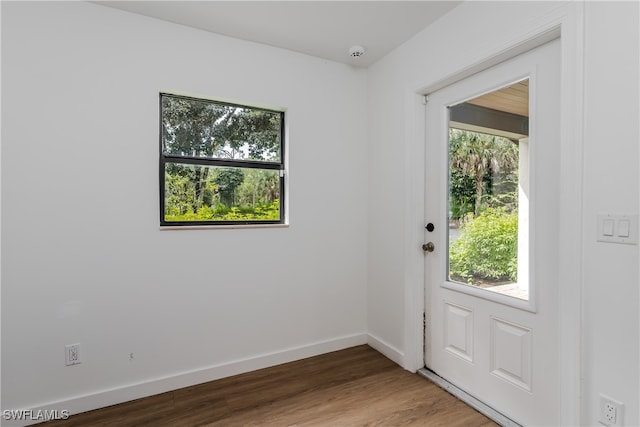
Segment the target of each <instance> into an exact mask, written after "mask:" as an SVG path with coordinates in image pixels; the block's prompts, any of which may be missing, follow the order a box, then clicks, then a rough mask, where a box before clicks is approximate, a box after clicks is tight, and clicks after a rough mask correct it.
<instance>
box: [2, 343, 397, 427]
mask: <svg viewBox="0 0 640 427" xmlns="http://www.w3.org/2000/svg"><path fill="white" fill-rule="evenodd" d="M368 338H370V337H368V336H367V334H365V333H362V334H354V335H348V336H344V337H340V338H336V339H332V340H327V341H322V342H317V343H313V344H308V345H304V346H300V347H294V348H289V349H285V350H282V351H277V352H272V353H266V354H262V355H258V356H253V357H249V358H246V359H239V360H235V361H232V362H227V363H222V364H219V365H213V366H209V367H207V368H203V369H196V370H193V371H189V372H183V373H178V374H175V375H170V376H166V377H162V378H156V379H153V380H149V381H146V382H141V383H136V384H128V385H123V386H122V387H118V388H114V389H109V390H102V391H99V392H96V393H91V394H87V395H83V396H78V397H73V398H70V399H65V400H60V401H57V402H50V403H47V404H43V405H37V406H35V407H32V408H29V409H28V410H30V411H32V413H33V414H37V413H38V411H43V412H44V411H53V410H58V411H62V410H66V411H68V413H69V414H70V415H73V414H79V413H81V412H87V411H91V410H94V409H98V408H104V407H106V406H111V405H116V404H119V403H124V402H128V401H130V400H135V399H140V398H142V397H148V396H153V395H156V394H160V393H165V392H168V391H172V390H177V389H180V388H183V387H189V386H192V385H197V384H202V383H205V382H208V381H214V380H217V379H220V378H225V377H230V376H232V375H238V374H242V373H246V372H251V371H255V370H257V369H262V368H268V367H270V366H276V365H280V364H283V363H287V362H293V361H295V360H300V359H306V358H307V357H313V356H318V355H320V354H325V353H330V352H332V351H337V350H342V349H345V348H349V347H355V346H357V345H363V344H367V343H368V342H369V339H368ZM372 347H373V346H372ZM374 348H375V347H374ZM378 351H380V350H378ZM383 354H385V353H383ZM41 413H42V412H41ZM41 421H43V420H39V421H38V420H34V421H30V422H28V421H20V422H12V421H6V420H4V422H3V423H2V425H3V426H26V425H31V424H35V423H37V422H41Z"/></svg>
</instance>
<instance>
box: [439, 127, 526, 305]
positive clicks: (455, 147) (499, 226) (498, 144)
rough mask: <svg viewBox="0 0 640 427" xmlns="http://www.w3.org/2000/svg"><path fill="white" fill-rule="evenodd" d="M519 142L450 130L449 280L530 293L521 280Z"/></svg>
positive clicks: (509, 292)
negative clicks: (519, 257) (519, 248)
mask: <svg viewBox="0 0 640 427" xmlns="http://www.w3.org/2000/svg"><path fill="white" fill-rule="evenodd" d="M520 151H521V147H519V144H518V143H516V142H514V141H512V140H510V139H507V138H503V137H500V136H495V135H489V134H483V133H478V132H471V131H466V130H460V129H454V128H450V130H449V236H448V240H449V242H448V246H449V280H450V281H452V282H457V283H462V284H465V285H470V286H476V287H480V288H484V289H486V290H490V291H493V292H499V293H502V294H507V295H511V296H514V297H517V298H521V299H525V300H526V299H528V288H527V286H526V281H525V279H524V278H523V277H521V278H520V280H519V277H518V275H519V273H522V272H519V271H518V269H519V262H518V255H519V254H518V252H519V251H518V237H519V233H518V222H519V221H518V220H519V217H521V216H522V215H519V203H518V198H519V197H518V196H519V192H520V190H519V177H518V175H519V164H520V159H519V157H520Z"/></svg>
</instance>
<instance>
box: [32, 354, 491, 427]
mask: <svg viewBox="0 0 640 427" xmlns="http://www.w3.org/2000/svg"><path fill="white" fill-rule="evenodd" d="M44 425H46V427H50V426H56V427H58V426H61V427H62V426H65V427H73V426H118V427H120V426H175V427H187V426H188V427H191V426H210V427H214V426H225V427H226V426H478V427H479V426H483V427H484V426H496V425H497V424H495V423H494V422H492V421H491V420H489V419H488V418H486V417H485V416H484V415H482V414H480V413H479V412H477V411H476V410H474V409H472V408H470V407H468V406H467V405H465V404H464V403H463V402H461V401H460V400H458V399H456V398H455V397H453V396H451V395H450V394H448V393H447V392H445V391H443V390H442V389H440V388H439V387H438V386H436V385H435V384H433V383H431V382H430V381H428V380H426V379H424V378H422V377H420V376H418V375H416V374H411V373H409V372H407V371H405V370H403V369H402V368H400V367H399V366H397V365H396V364H395V363H393V362H391V361H390V360H389V359H387V358H386V357H384V356H382V355H381V354H380V353H378V352H377V351H375V350H373V349H372V348H371V347H368V346H366V345H363V346H358V347H353V348H349V349H346V350H341V351H336V352H333V353H329V354H324V355H321V356H316V357H312V358H309V359H304V360H300V361H296V362H291V363H286V364H284V365H279V366H275V367H272V368H267V369H262V370H259V371H254V372H249V373H246V374H242V375H237V376H234V377H229V378H224V379H221V380H217V381H212V382H209V383H205V384H201V385H196V386H193V387H187V388H184V389H180V390H175V391H171V392H168V393H163V394H159V395H156V396H151V397H147V398H144V399H139V400H135V401H132V402H128V403H123V404H120V405H115V406H111V407H108V408H103V409H98V410H95V411H91V412H86V413H83V414H78V415H74V416H72V417H70V418H69V419H68V420H64V421H52V422H48V423H45V424H44Z"/></svg>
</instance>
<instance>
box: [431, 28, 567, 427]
mask: <svg viewBox="0 0 640 427" xmlns="http://www.w3.org/2000/svg"><path fill="white" fill-rule="evenodd" d="M559 81H560V41H559V40H555V41H552V42H550V43H547V44H545V45H543V46H541V47H538V48H536V49H534V50H531V51H529V52H527V53H525V54H522V55H520V56H518V57H516V58H512V59H510V60H508V61H506V62H503V63H501V64H498V65H496V66H494V67H492V68H490V69H487V70H485V71H483V72H481V73H478V74H475V75H473V76H471V77H468V78H466V79H464V80H461V81H459V82H457V83H455V84H453V85H451V86H448V87H446V88H443V89H441V90H439V91H437V92H435V93H432V94H429V96H428V101H427V131H426V135H427V147H426V151H427V159H426V166H427V173H426V189H427V194H426V207H425V213H426V222H425V224H426V225H427V227H426V231H425V242H430V243H432V244H433V245H425V246H424V249H425V257H426V259H425V284H426V285H425V286H426V292H425V295H426V302H425V307H426V310H425V312H426V327H425V362H426V366H427V368H429V369H431V370H432V371H434V372H435V373H436V374H438V375H439V376H441V377H443V378H444V379H445V380H447V381H449V382H450V383H452V384H454V385H455V386H457V387H458V388H460V389H462V390H464V391H466V392H467V393H469V394H470V395H472V396H474V397H475V398H477V399H479V400H480V401H482V402H483V403H485V404H487V405H489V406H490V407H492V408H494V409H495V410H497V411H498V412H501V413H502V414H504V415H506V416H507V417H509V418H511V419H512V420H514V421H516V422H517V423H520V424H523V425H558V424H559V408H558V400H559V390H558V373H559V369H560V367H559V366H558V354H557V347H558V332H557V323H558V313H559V307H558V304H557V295H558V292H557V290H558V286H561V284H560V283H558V265H557V259H558V243H559V242H558V237H557V236H558V225H557V218H558V216H557V213H558V201H559V186H558V179H559V176H560V175H559V164H560V162H559V158H558V156H559V153H560V149H559V148H560V143H561V141H560V111H559V110H560V84H559ZM430 230H431V231H430Z"/></svg>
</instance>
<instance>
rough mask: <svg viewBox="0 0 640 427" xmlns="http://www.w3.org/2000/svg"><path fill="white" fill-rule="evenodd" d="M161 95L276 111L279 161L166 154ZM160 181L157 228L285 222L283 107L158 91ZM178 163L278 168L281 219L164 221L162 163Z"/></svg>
mask: <svg viewBox="0 0 640 427" xmlns="http://www.w3.org/2000/svg"><path fill="white" fill-rule="evenodd" d="M164 97H171V98H177V99H184V100H191V101H198V102H207V103H211V104H218V105H224V106H231V107H238V108H245V109H251V110H258V111H266V112H269V113H276V114H278V115H279V116H280V161H279V162H269V161H261V160H242V159H221V158H207V157H191V156H181V155H177V154H166V153H165V152H164V149H163V148H164V147H163V145H164V144H163V132H162V123H163V107H162V100H163V98H164ZM158 122H159V138H158V139H159V182H160V186H159V187H160V188H159V190H160V227H162V228H166V227H194V226H195V227H216V226H225V227H228V226H234V225H238V226H252V227H259V226H262V225H265V226H269V225H284V224H286V215H285V196H286V194H285V188H286V187H285V177H286V175H287V173H286V168H285V165H286V163H285V112H284V111H283V110H276V109H269V108H263V107H255V106H252V105H246V104H238V103H233V102H227V101H221V100H216V99H211V98H199V97H194V96H189V95H179V94H175V93H169V92H160V94H159V120H158ZM169 163H170V164H181V165H197V166H208V167H234V168H242V169H262V170H277V171H279V172H278V174H279V186H280V197H279V212H280V219H278V220H235V221H167V220H165V204H166V201H165V187H166V177H165V166H166V165H167V164H169Z"/></svg>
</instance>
